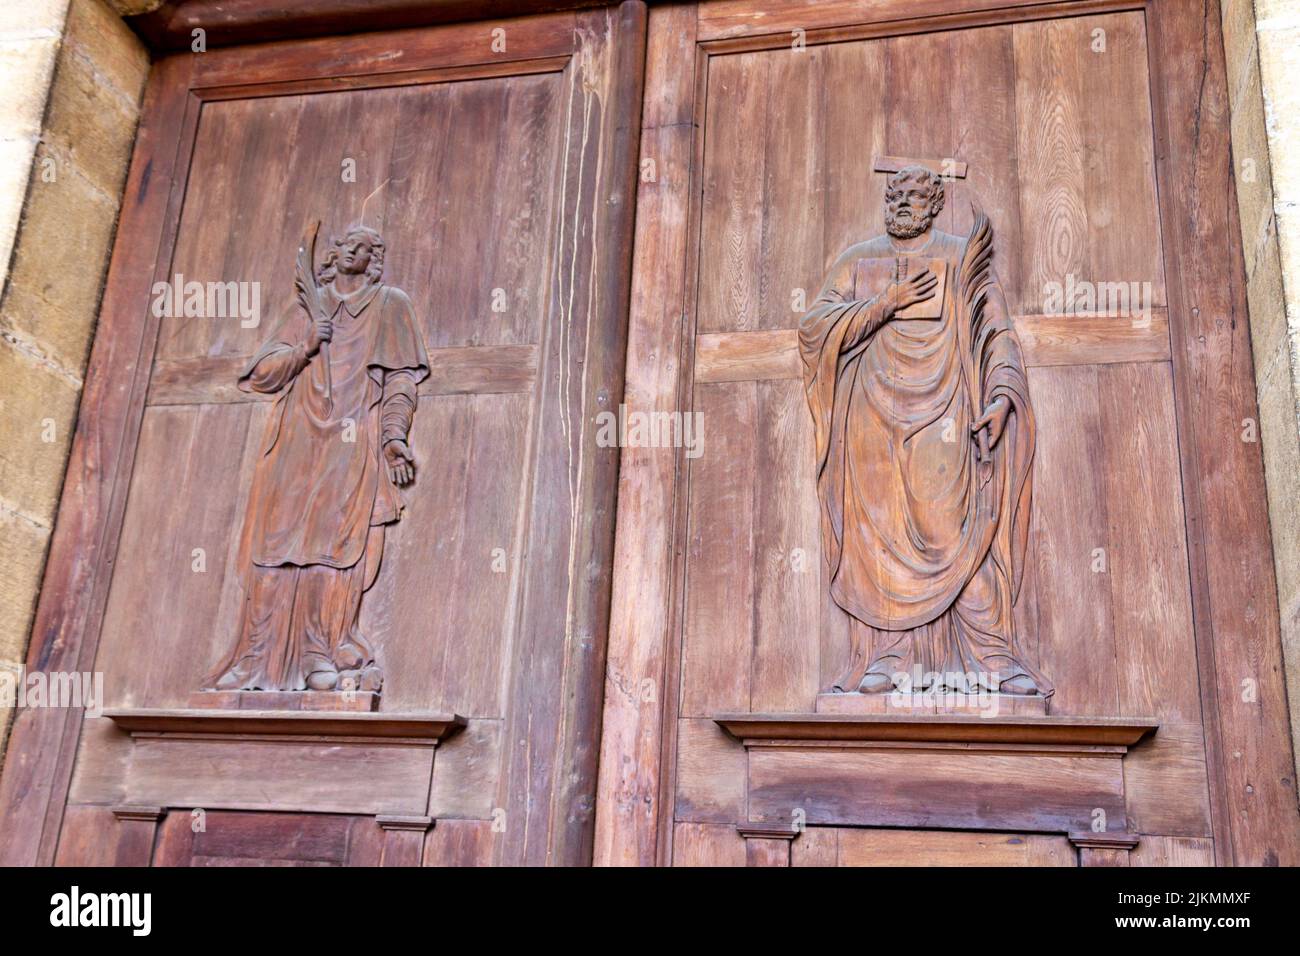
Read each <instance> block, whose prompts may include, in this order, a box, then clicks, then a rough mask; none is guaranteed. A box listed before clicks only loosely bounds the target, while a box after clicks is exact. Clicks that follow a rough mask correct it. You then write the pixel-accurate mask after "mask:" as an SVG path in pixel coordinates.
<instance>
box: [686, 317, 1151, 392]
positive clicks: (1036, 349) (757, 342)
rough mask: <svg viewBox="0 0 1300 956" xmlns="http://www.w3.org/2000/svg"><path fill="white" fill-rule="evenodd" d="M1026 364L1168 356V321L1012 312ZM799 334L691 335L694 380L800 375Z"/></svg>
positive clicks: (1110, 361)
mask: <svg viewBox="0 0 1300 956" xmlns="http://www.w3.org/2000/svg"><path fill="white" fill-rule="evenodd" d="M1013 321H1014V322H1015V328H1016V335H1017V336H1018V337H1019V339H1020V344H1021V347H1022V351H1023V355H1024V361H1025V365H1026V366H1027V367H1029V368H1040V367H1045V366H1054V365H1117V364H1126V363H1132V362H1162V361H1168V359H1169V324H1168V317H1167V315H1166V314H1165V313H1164V311H1163V310H1161V311H1157V312H1153V313H1152V316H1151V321H1150V324H1143V323H1144V321H1145V320H1142V319H1140V318H1139V319H1138V320H1136V321H1135V320H1134V318H1133V317H1131V316H1127V315H1120V316H1094V315H1064V316H1055V315H1054V316H1046V315H1017V316H1013ZM802 375H803V367H802V365H801V364H800V360H799V339H798V332H797V331H795V330H794V329H771V330H762V331H755V332H706V333H703V334H701V335H699V336H697V337H696V354H695V380H696V381H697V382H702V383H703V382H751V381H761V380H769V379H799V378H801V377H802Z"/></svg>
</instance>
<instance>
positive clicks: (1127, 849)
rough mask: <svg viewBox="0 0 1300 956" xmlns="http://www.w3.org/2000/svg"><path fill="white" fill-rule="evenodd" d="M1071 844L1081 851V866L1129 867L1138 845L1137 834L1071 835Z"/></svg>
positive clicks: (1084, 833) (1088, 833) (1085, 832)
mask: <svg viewBox="0 0 1300 956" xmlns="http://www.w3.org/2000/svg"><path fill="white" fill-rule="evenodd" d="M1070 842H1071V843H1072V844H1074V846H1075V847H1076V848H1077V849H1078V851H1079V865H1080V866H1128V862H1129V854H1130V853H1132V852H1133V849H1134V847H1136V846H1137V845H1138V837H1137V834H1135V833H1094V832H1092V831H1091V830H1085V831H1083V832H1081V833H1071V834H1070Z"/></svg>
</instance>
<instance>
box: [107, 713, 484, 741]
mask: <svg viewBox="0 0 1300 956" xmlns="http://www.w3.org/2000/svg"><path fill="white" fill-rule="evenodd" d="M104 716H105V717H107V718H108V719H109V720H111V721H113V723H115V724H116V725H117V726H118V728H119V729H121V730H124V731H126V732H127V733H128V734H130V735H131V736H132V737H136V738H141V737H169V738H189V739H194V738H208V739H222V738H225V739H229V738H239V739H248V738H262V739H281V740H283V739H295V740H297V739H309V740H331V741H334V740H337V741H341V742H356V743H402V744H407V745H416V746H426V747H436V746H437V745H438V744H439V743H441V742H442V741H443V740H446V739H447V738H448V737H450V736H451V735H452V734H454V733H456V732H457V731H458V730H460V729H461V728H462V727H464V726H465V718H464V717H461V716H460V715H459V714H384V713H366V712H347V711H341V712H331V711H268V710H165V709H129V710H128V709H121V710H105V711H104Z"/></svg>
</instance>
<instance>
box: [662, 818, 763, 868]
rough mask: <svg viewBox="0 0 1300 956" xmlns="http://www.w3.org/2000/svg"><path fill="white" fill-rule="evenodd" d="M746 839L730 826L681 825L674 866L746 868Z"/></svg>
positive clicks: (675, 829) (675, 837)
mask: <svg viewBox="0 0 1300 956" xmlns="http://www.w3.org/2000/svg"><path fill="white" fill-rule="evenodd" d="M745 864H746V850H745V839H744V837H742V836H741V835H740V834H739V833H737V832H736V827H735V826H734V825H733V824H730V823H678V824H677V825H676V826H674V827H673V866H745Z"/></svg>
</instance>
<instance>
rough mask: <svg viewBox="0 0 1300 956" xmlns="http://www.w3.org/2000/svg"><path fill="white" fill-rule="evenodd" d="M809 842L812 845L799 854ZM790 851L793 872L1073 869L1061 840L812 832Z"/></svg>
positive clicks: (921, 832) (918, 832)
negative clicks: (885, 868) (863, 868)
mask: <svg viewBox="0 0 1300 956" xmlns="http://www.w3.org/2000/svg"><path fill="white" fill-rule="evenodd" d="M814 835H816V836H814ZM808 837H813V838H814V839H813V841H810V842H809V846H808V847H804V848H801V847H800V844H801V843H803V842H804V841H805V840H807V839H808ZM813 846H816V849H815V850H814V849H813ZM794 850H795V864H794V865H795V866H960V867H967V866H981V867H982V866H1077V865H1078V864H1077V859H1076V853H1075V851H1074V848H1073V847H1071V846H1070V844H1069V842H1068V841H1067V840H1066V839H1065V837H1063V836H1043V835H1040V834H1021V833H1015V834H1012V833H962V832H951V833H944V832H936V831H932V830H931V831H926V830H849V829H842V828H835V827H824V828H823V827H816V828H812V829H810V830H809V831H808V832H807V833H805V834H804V835H803V836H801V837H800V838H799V839H798V840H796V841H795V845H794Z"/></svg>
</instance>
